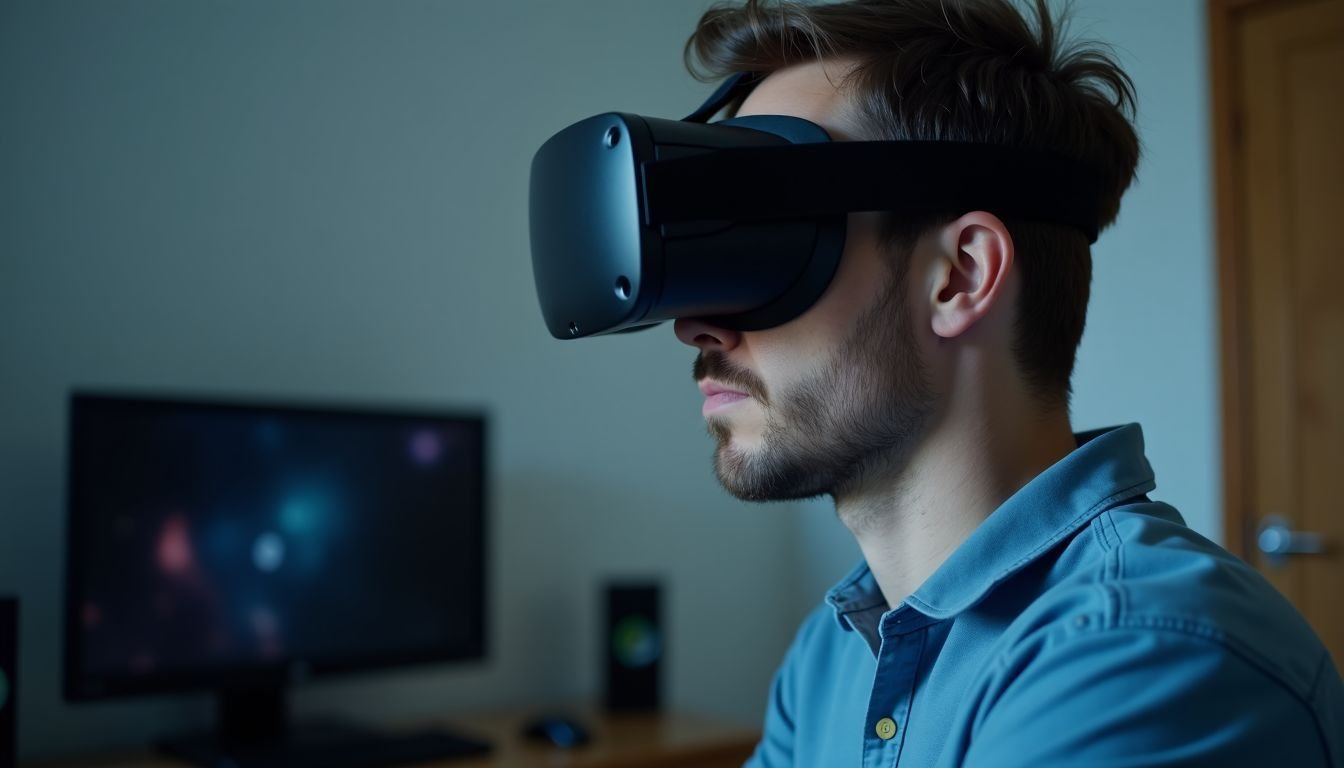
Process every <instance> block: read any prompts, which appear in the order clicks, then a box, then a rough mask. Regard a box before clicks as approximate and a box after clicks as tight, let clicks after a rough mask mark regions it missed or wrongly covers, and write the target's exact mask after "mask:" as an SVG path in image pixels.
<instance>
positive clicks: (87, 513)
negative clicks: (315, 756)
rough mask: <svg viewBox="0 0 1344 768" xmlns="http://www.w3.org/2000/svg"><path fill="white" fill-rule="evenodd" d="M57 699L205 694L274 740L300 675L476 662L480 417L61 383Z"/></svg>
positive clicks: (255, 736)
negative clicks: (61, 607) (62, 513)
mask: <svg viewBox="0 0 1344 768" xmlns="http://www.w3.org/2000/svg"><path fill="white" fill-rule="evenodd" d="M68 469H69V475H68V512H69V519H68V536H67V557H66V566H67V570H66V604H65V639H66V648H65V665H64V672H65V674H64V690H65V695H66V698H67V699H69V700H72V701H87V700H95V699H104V698H109V697H120V696H132V695H141V694H151V693H167V692H185V691H202V690H205V691H212V692H216V693H217V694H218V695H219V708H218V711H219V716H218V724H217V727H218V732H217V733H216V734H215V737H216V738H217V739H218V741H219V742H220V743H221V744H223V743H243V742H247V743H254V742H263V741H267V740H276V739H283V738H284V737H285V734H286V733H287V731H286V723H285V689H286V687H287V686H289V685H290V684H292V683H293V682H295V681H301V680H304V679H307V678H309V677H313V676H321V675H327V674H336V673H348V672H354V671H358V670H374V669H383V668H387V667H392V666H398V665H405V664H415V663H429V662H452V661H464V660H474V659H481V658H483V657H484V655H485V628H486V596H485V567H486V558H485V535H486V530H485V529H486V521H485V493H486V487H485V422H484V418H483V417H482V416H481V415H479V414H475V415H473V414H457V413H442V412H432V411H428V410H423V411H413V410H391V409H373V408H354V407H331V406H320V407H319V406H306V405H305V406H298V405H285V404H265V403H253V402H226V401H207V400H199V399H197V400H189V399H168V398H161V397H144V396H130V395H125V394H112V393H98V392H76V393H74V394H72V395H71V398H70V410H69V467H68Z"/></svg>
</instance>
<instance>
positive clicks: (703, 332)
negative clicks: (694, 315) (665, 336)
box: [672, 318, 742, 352]
mask: <svg viewBox="0 0 1344 768" xmlns="http://www.w3.org/2000/svg"><path fill="white" fill-rule="evenodd" d="M672 327H673V329H674V330H675V331H676V334H677V338H678V339H680V340H681V343H682V344H686V345H688V346H692V347H696V348H698V349H700V350H701V351H706V352H707V351H711V350H713V351H718V352H730V351H732V350H733V348H734V347H736V346H737V345H738V344H739V343H740V342H741V341H742V334H741V332H739V331H730V330H728V329H727V328H720V327H719V326H717V325H713V324H711V323H707V322H705V321H704V320H695V319H687V318H683V319H681V320H678V321H676V322H675V323H673V324H672Z"/></svg>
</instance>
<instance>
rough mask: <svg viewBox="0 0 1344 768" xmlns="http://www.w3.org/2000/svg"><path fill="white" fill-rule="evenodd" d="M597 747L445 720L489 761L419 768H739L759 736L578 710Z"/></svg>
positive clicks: (134, 765)
mask: <svg viewBox="0 0 1344 768" xmlns="http://www.w3.org/2000/svg"><path fill="white" fill-rule="evenodd" d="M574 714H575V716H576V718H577V719H579V720H580V721H581V722H582V723H583V724H584V725H586V726H587V727H588V729H589V731H590V732H591V733H592V741H590V742H589V743H588V744H586V745H584V746H582V747H577V748H575V749H569V750H564V749H557V748H555V747H550V746H548V745H546V744H540V743H536V742H529V741H526V740H524V739H523V738H522V735H521V734H522V729H523V725H524V723H526V722H527V720H528V715H525V714H522V713H495V714H487V715H479V716H470V715H468V716H462V717H453V718H448V719H446V720H444V721H443V723H442V724H443V726H444V727H446V728H451V729H453V730H454V731H455V732H461V733H462V734H463V735H467V736H471V735H476V736H481V737H484V738H486V739H489V740H490V742H491V743H493V744H494V751H493V752H491V754H490V755H488V756H487V757H482V758H470V759H461V760H449V761H443V762H437V763H422V764H419V768H429V767H430V766H438V767H439V768H505V767H507V768H532V767H534V766H535V767H537V768H681V767H682V766H685V767H686V768H692V767H694V768H729V766H732V768H739V766H741V765H742V763H743V762H744V761H746V759H747V757H748V756H750V755H751V751H752V749H754V748H755V746H756V741H757V740H758V739H759V738H760V733H759V732H758V731H756V730H754V729H751V728H744V727H741V726H736V725H725V724H724V723H722V722H719V721H717V720H711V719H708V718H704V717H698V716H694V715H683V714H663V715H606V714H602V713H599V712H597V711H594V710H587V711H581V710H575V712H574ZM185 765H186V764H185V763H181V762H178V761H176V760H170V759H167V758H164V757H160V756H158V755H155V754H153V753H150V752H139V753H123V754H119V755H95V756H89V757H85V758H69V759H65V760H58V761H54V762H48V761H44V762H36V763H31V764H24V766H25V768H76V767H78V768H183V766H185Z"/></svg>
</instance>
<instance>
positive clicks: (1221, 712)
mask: <svg viewBox="0 0 1344 768" xmlns="http://www.w3.org/2000/svg"><path fill="white" fill-rule="evenodd" d="M1045 645H1046V646H1047V648H1046V649H1045V650H1041V651H1040V652H1039V653H1036V654H1034V655H1033V656H1032V658H1030V660H1028V661H1021V660H1019V661H1018V662H1016V664H1015V663H1014V662H1012V661H1011V660H1010V662H1009V663H1008V665H1007V667H1006V668H1005V670H1004V674H1003V676H1002V678H1001V679H1002V680H1003V681H1004V682H1003V683H1002V684H1001V689H1000V690H999V692H998V695H997V696H996V697H995V698H994V700H993V702H992V704H990V705H989V706H988V707H987V708H985V709H982V710H981V714H980V715H979V717H978V718H977V723H976V726H975V728H974V730H973V733H972V736H971V740H970V744H969V745H968V749H967V752H966V760H965V763H964V765H965V766H967V768H988V767H989V766H993V767H994V768H1011V767H1013V766H1034V767H1039V766H1057V765H1096V766H1114V767H1116V768H1119V767H1120V766H1133V767H1135V768H1137V767H1139V766H1144V767H1145V768H1146V767H1148V766H1175V765H1220V766H1242V765H1245V766H1264V765H1293V766H1304V767H1309V766H1340V756H1338V755H1329V754H1327V748H1326V741H1327V740H1326V739H1325V734H1324V733H1323V730H1322V729H1323V728H1331V727H1339V725H1338V724H1334V723H1322V722H1321V721H1320V720H1319V718H1318V717H1317V716H1316V714H1315V712H1314V711H1313V709H1312V707H1311V706H1310V705H1309V704H1308V703H1307V702H1306V701H1305V700H1303V699H1302V698H1301V697H1300V696H1298V695H1296V694H1295V693H1294V692H1293V691H1291V690H1290V689H1289V688H1288V687H1287V686H1286V685H1284V684H1283V683H1282V682H1281V681H1279V680H1278V679H1277V678H1275V677H1274V676H1273V675H1272V674H1271V673H1269V672H1268V671H1266V670H1264V669H1262V668H1260V667H1259V666H1257V665H1255V664H1254V663H1252V662H1251V661H1249V660H1248V659H1246V658H1244V657H1243V656H1241V655H1239V654H1238V653H1237V652H1235V651H1233V650H1231V649H1230V648H1227V647H1225V646H1223V645H1222V644H1221V643H1219V642H1217V641H1215V640H1214V639H1211V638H1207V637H1203V636H1199V635H1196V634H1190V633H1186V632H1183V631H1179V630H1176V629H1168V628H1153V627H1144V628H1107V629H1097V630H1095V631H1091V632H1084V633H1079V634H1075V635H1072V636H1070V637H1069V638H1067V639H1066V640H1063V641H1061V642H1057V643H1055V644H1053V645H1052V644H1050V643H1046V644H1045ZM1014 667H1017V668H1016V669H1015V668H1014ZM1332 758H1333V759H1332Z"/></svg>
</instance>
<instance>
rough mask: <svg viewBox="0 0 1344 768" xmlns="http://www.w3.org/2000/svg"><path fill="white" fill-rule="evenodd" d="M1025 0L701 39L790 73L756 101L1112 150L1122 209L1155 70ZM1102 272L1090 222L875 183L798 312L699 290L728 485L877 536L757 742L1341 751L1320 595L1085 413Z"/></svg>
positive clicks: (1078, 757) (768, 757) (1163, 754)
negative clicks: (1095, 292) (1213, 536)
mask: <svg viewBox="0 0 1344 768" xmlns="http://www.w3.org/2000/svg"><path fill="white" fill-rule="evenodd" d="M1033 10H1034V16H1035V19H1034V24H1033V23H1029V21H1028V20H1027V19H1025V18H1024V17H1023V15H1022V14H1021V13H1020V12H1019V11H1018V10H1017V9H1016V8H1015V7H1014V6H1013V5H1011V4H1010V2H1009V0H962V1H960V2H956V1H954V0H942V1H941V2H940V0H853V1H852V2H847V3H841V4H838V5H822V6H815V5H796V4H780V5H772V4H767V3H765V2H757V0H749V1H748V2H747V3H746V5H745V6H742V7H737V8H732V7H718V8H715V9H713V10H711V11H709V12H708V13H706V14H705V16H704V17H703V18H702V20H701V23H700V25H699V27H698V29H697V30H696V32H695V35H694V36H693V37H692V38H691V40H690V42H689V43H688V46H687V52H688V60H690V61H691V62H692V63H697V62H698V64H699V65H700V68H701V69H702V70H703V72H702V73H701V74H703V75H704V76H705V77H706V79H708V78H709V77H719V76H723V75H727V74H729V73H732V72H738V71H750V72H758V73H769V74H768V76H767V77H765V79H764V80H763V81H762V82H761V83H760V84H759V85H758V86H757V87H756V88H755V89H754V90H753V91H752V92H751V93H750V95H749V96H748V97H747V98H746V99H745V101H744V102H743V103H741V104H740V106H739V108H738V109H737V114H738V115H739V116H746V115H753V114H777V115H793V116H797V117H802V118H805V119H807V120H810V121H812V122H814V123H817V124H819V125H821V126H822V127H823V128H825V129H826V130H827V131H828V132H829V133H830V134H831V136H832V138H833V139H835V140H871V139H889V140H902V139H914V140H959V141H974V142H985V143H1002V144H1010V145H1020V146H1024V147H1044V148H1052V149H1055V150H1058V151H1060V152H1063V153H1065V154H1068V155H1070V156H1073V157H1075V158H1077V159H1080V160H1082V161H1084V162H1086V163H1088V164H1090V165H1091V166H1092V167H1094V168H1095V169H1098V170H1099V172H1100V173H1101V174H1102V177H1103V179H1104V180H1105V190H1106V193H1105V199H1104V201H1103V219H1104V221H1103V222H1102V223H1103V224H1109V223H1110V222H1111V221H1112V220H1113V219H1114V217H1115V215H1116V213H1117V212H1118V210H1119V205H1120V198H1121V195H1122V194H1123V192H1124V191H1125V189H1126V188H1127V187H1128V186H1129V184H1130V181H1131V180H1132V178H1133V174H1134V169H1135V166H1136V165H1137V162H1138V141H1137V138H1136V136H1135V134H1134V130H1133V128H1132V126H1131V124H1130V121H1129V119H1128V115H1129V114H1130V113H1132V110H1133V91H1132V85H1131V83H1130V81H1129V78H1128V77H1127V76H1126V75H1125V74H1124V73H1123V72H1122V71H1121V70H1120V69H1119V67H1118V66H1117V65H1116V64H1115V62H1114V61H1113V60H1112V59H1111V58H1110V57H1109V56H1108V55H1106V54H1105V53H1104V52H1102V51H1101V50H1098V49H1092V48H1084V47H1068V46H1066V45H1064V44H1063V43H1061V41H1060V40H1059V38H1058V35H1057V29H1058V26H1057V24H1056V23H1055V22H1053V21H1052V19H1051V18H1050V14H1049V11H1048V9H1047V8H1046V7H1045V4H1044V0H1037V3H1036V6H1035V8H1034V9H1033ZM874 172H875V173H893V174H899V172H900V169H894V168H893V169H874ZM1090 279H1091V270H1090V255H1089V251H1088V243H1087V240H1086V238H1085V237H1084V236H1082V235H1081V234H1079V233H1077V232H1073V231H1070V230H1068V229H1066V228H1061V227H1057V226H1052V225H1048V224H1041V223H1036V222H1023V221H1013V220H1009V219H1006V218H1000V217H999V216H997V215H996V214H995V213H994V212H992V211H982V210H970V211H966V210H957V211H945V212H942V213H941V214H939V215H935V216H922V217H918V218H913V219H912V218H907V217H902V216H901V214H900V212H899V211H898V212H894V213H891V214H851V215H850V217H849V231H848V234H847V241H846V246H845V252H844V255H843V257H842V259H841V263H840V265H839V268H838V271H837V273H836V275H835V277H834V279H833V281H832V283H831V284H830V286H829V288H828V289H827V291H826V293H825V294H824V295H823V296H822V297H821V298H820V299H819V300H818V301H817V302H816V304H815V305H813V306H812V307H811V308H810V309H809V310H808V311H806V312H805V313H804V314H802V315H801V316H799V317H797V318H796V319H794V320H792V321H789V322H787V323H785V324H783V325H780V326H777V327H774V328H768V329H765V330H760V331H746V332H743V331H736V330H730V329H728V328H724V327H719V326H716V325H715V324H713V323H711V322H707V321H704V320H699V319H680V320H677V322H676V334H677V337H678V338H679V339H681V340H682V341H683V342H685V343H686V344H689V345H691V346H694V347H696V348H697V349H698V350H699V355H698V357H697V358H696V361H695V370H694V373H695V379H696V381H698V382H699V385H700V388H701V390H702V391H703V392H704V394H705V395H706V401H705V406H704V417H705V419H706V422H707V424H708V427H709V429H710V431H711V433H712V434H713V435H714V436H715V437H716V439H717V443H718V445H717V449H716V452H715V456H714V468H715V471H716V473H717V475H718V477H719V479H720V481H721V482H722V483H723V485H724V486H725V487H726V488H727V489H728V490H729V491H730V492H732V493H733V494H734V495H736V496H738V497H739V498H742V499H750V500H761V501H766V500H782V499H801V498H807V497H811V496H816V495H820V494H829V495H831V496H832V497H833V498H834V499H835V505H836V511H837V513H838V516H839V518H840V520H841V521H842V522H843V523H844V524H845V525H846V526H847V527H848V528H849V529H850V531H852V532H853V534H854V536H855V537H856V539H857V540H858V543H859V546H860V548H861V550H862V552H863V556H864V562H863V563H862V564H860V566H859V567H858V568H857V569H855V570H854V571H853V572H852V573H851V574H850V575H849V576H847V577H846V578H845V579H844V580H843V581H841V582H840V584H838V585H837V586H836V587H835V588H834V589H832V590H831V591H830V592H829V593H828V594H827V596H826V600H825V604H824V605H822V606H820V607H819V608H818V609H817V610H816V611H815V612H814V613H813V614H812V615H811V616H810V617H809V618H808V619H807V620H806V621H805V623H804V624H803V626H802V628H801V629H800V631H799V632H798V635H797V637H796V639H795V641H794V643H793V645H792V647H791V648H790V650H789V651H788V654H787V657H786V658H785V660H784V662H783V665H782V666H781V668H780V670H779V672H778V673H777V675H776V677H775V680H774V683H773V685H772V689H771V692H770V697H769V704H768V713H767V716H766V722H765V731H764V736H763V738H762V740H761V742H760V745H759V747H758V748H757V750H756V753H755V755H754V756H753V757H752V760H751V764H752V765H758V766H781V765H799V766H829V765H864V766H893V765H911V766H929V765H943V766H952V765H972V766H1017V765H1021V766H1040V765H1062V764H1067V765H1089V766H1090V765H1107V766H1118V765H1127V766H1128V765H1134V766H1139V765H1142V766H1149V765H1177V764H1180V765H1294V766H1308V765H1334V766H1340V765H1344V743H1342V742H1344V739H1342V738H1341V737H1342V735H1344V734H1342V732H1344V689H1342V687H1341V683H1340V677H1339V673H1338V672H1337V671H1336V669H1335V667H1334V665H1333V664H1332V662H1331V659H1330V657H1329V654H1328V653H1327V652H1326V651H1325V649H1324V648H1323V647H1322V646H1321V644H1320V642H1319V641H1318V640H1317V638H1316V637H1315V636H1314V635H1313V633H1312V631H1311V630H1310V629H1309V628H1308V626H1307V625H1306V623H1305V621H1304V620H1303V619H1302V617H1301V616H1300V615H1298V614H1297V612H1296V611H1294V610H1293V609H1292V607H1291V606H1289V605H1288V604H1287V603H1286V602H1285V601H1284V600H1283V599H1282V598H1281V597H1280V596H1279V595H1278V594H1277V593H1276V592H1275V591H1274V590H1273V589H1272V587H1270V586H1269V585H1268V584H1267V583H1266V582H1265V581H1264V580H1262V579H1261V578H1260V577H1259V576H1258V575H1256V574H1255V572H1254V571H1253V570H1252V569H1250V568H1249V567H1248V566H1246V565H1245V564H1244V563H1242V562H1240V561H1239V560H1237V559H1236V558H1234V557H1232V556H1231V555H1229V554H1228V553H1226V552H1225V551H1223V550H1222V549H1220V548H1219V547H1218V546H1216V545H1215V544H1213V543H1211V542H1209V541H1207V540H1206V539H1204V538H1202V537H1200V536H1199V535H1198V534H1195V533H1194V532H1192V531H1190V530H1189V529H1188V528H1186V527H1185V525H1184V524H1183V522H1182V520H1181V517H1180V515H1179V514H1178V513H1177V512H1176V510H1174V509H1172V508H1171V507H1170V506H1167V505H1165V504H1162V503H1157V502H1153V501H1150V500H1149V499H1148V498H1147V496H1146V494H1147V493H1149V492H1150V491H1152V490H1153V489H1154V487H1155V485H1154V479H1153V473H1152V470H1151V468H1150V467H1149V465H1148V462H1147V461H1146V459H1145V458H1144V455H1143V438H1142V434H1141V431H1140V428H1139V426H1138V425H1129V426H1124V427H1120V428H1116V429H1111V430H1109V431H1103V432H1099V433H1095V434H1090V435H1077V436H1075V435H1074V434H1073V433H1072V430H1071V426H1070V422H1069V412H1068V403H1069V393H1070V389H1069V380H1070V376H1071V374H1072V369H1073V363H1074V355H1075V351H1076V349H1077V345H1078V342H1079V339H1080V338H1081V336H1082V330H1083V322H1084V317H1085V314H1086V305H1087V299H1088V289H1089V282H1090ZM1135 364H1136V365H1141V364H1142V362H1141V361H1136V362H1135Z"/></svg>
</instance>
